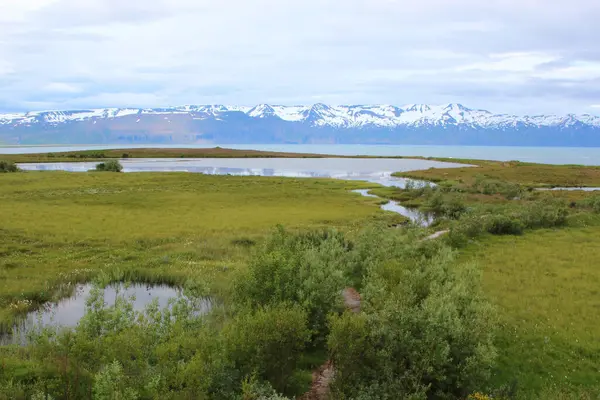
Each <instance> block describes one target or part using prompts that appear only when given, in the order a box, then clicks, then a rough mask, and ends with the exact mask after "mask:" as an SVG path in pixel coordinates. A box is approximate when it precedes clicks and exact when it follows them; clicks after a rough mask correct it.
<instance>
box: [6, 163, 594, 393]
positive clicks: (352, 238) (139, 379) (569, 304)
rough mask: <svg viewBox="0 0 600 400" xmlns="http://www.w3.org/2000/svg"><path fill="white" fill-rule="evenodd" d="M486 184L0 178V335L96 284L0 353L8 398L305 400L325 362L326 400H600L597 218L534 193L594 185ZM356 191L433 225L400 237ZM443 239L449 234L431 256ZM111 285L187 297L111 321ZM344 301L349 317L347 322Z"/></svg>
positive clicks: (536, 175)
mask: <svg viewBox="0 0 600 400" xmlns="http://www.w3.org/2000/svg"><path fill="white" fill-rule="evenodd" d="M469 162H470V163H477V162H474V161H469ZM478 165H479V166H480V167H479V168H470V169H469V168H464V169H461V168H459V169H457V170H428V171H415V172H412V173H410V174H408V175H410V176H414V177H419V178H427V179H429V180H431V181H435V182H436V185H435V186H433V185H429V186H420V185H409V186H408V187H407V188H406V189H395V188H381V187H373V185H369V184H366V183H360V182H344V181H334V180H326V179H289V178H261V177H232V176H203V175H196V174H183V173H147V174H146V173H145V174H103V173H96V172H90V173H81V174H73V173H62V172H31V173H22V174H5V175H3V176H0V198H1V201H2V205H3V206H2V207H0V220H1V221H2V222H3V223H2V226H1V227H0V235H2V241H0V280H1V281H2V282H1V285H2V290H1V291H0V321H1V322H2V323H3V324H2V329H3V331H4V332H7V333H8V332H10V330H11V327H12V325H13V323H15V322H17V321H18V320H19V318H20V317H22V316H23V315H24V313H26V312H28V311H31V310H34V309H35V308H37V307H39V306H40V305H42V304H44V303H45V302H47V301H52V300H56V299H58V298H61V297H64V296H68V295H69V294H70V290H71V288H72V287H73V284H75V283H77V282H95V285H96V287H97V288H96V289H95V290H93V291H92V294H91V296H90V297H89V298H88V300H87V303H86V309H87V313H86V315H85V317H84V318H82V319H81V321H80V322H79V324H78V325H77V326H76V327H75V328H73V329H61V328H58V327H51V326H50V327H46V328H45V329H41V330H39V331H32V332H31V333H30V335H29V338H28V344H27V345H25V346H23V345H21V344H13V345H6V346H0V360H1V361H0V399H4V398H6V399H244V400H246V399H257V400H258V399H267V400H268V399H273V400H275V399H285V398H296V397H299V396H301V395H302V394H303V393H305V392H306V391H307V390H308V389H309V387H310V384H311V379H312V377H311V372H312V371H313V370H315V369H317V368H318V367H319V366H320V365H322V364H323V363H325V361H327V360H330V362H331V363H332V365H333V366H334V367H335V374H334V375H333V379H332V380H331V382H330V383H329V390H330V395H331V397H332V398H334V399H364V400H367V399H398V398H407V399H428V400H429V399H467V398H468V399H478V400H480V399H488V398H495V399H595V398H598V396H599V395H600V373H599V371H598V365H600V347H599V345H598V341H597V336H598V333H599V331H598V329H599V328H598V325H597V318H598V307H599V306H600V299H599V295H598V291H597V290H598V289H597V288H598V283H599V281H600V271H599V270H598V268H597V265H599V264H600V252H598V250H597V248H598V246H597V238H598V237H599V236H598V235H599V234H600V212H599V207H598V204H600V200H598V199H599V197H598V195H597V194H594V193H584V192H577V191H575V192H568V193H567V192H548V191H545V192H543V191H537V190H534V189H533V188H534V187H541V186H551V185H569V184H571V185H584V184H585V185H599V184H600V177H597V176H596V169H594V168H588V169H586V168H585V167H576V168H577V171H578V172H577V174H579V175H578V176H579V178H573V177H572V176H571V175H570V174H564V169H569V168H571V167H551V166H539V167H536V166H531V168H530V166H529V165H521V164H520V163H504V164H502V163H493V162H489V164H487V162H485V163H484V162H480V164H478ZM525 167H527V168H525ZM521 168H525V169H523V170H521ZM535 168H542V169H543V171H542V172H540V171H537V170H536V169H535ZM513 169H516V170H518V171H520V172H515V171H513ZM463 170H464V171H468V172H464V175H461V174H460V173H458V172H457V171H463ZM473 171H476V172H473ZM549 172H550V173H552V172H554V175H552V174H550V175H548V173H549ZM544 176H546V178H544ZM563 176H569V180H568V181H567V180H564V181H562V180H561V179H562V178H561V177H563ZM543 179H545V180H543ZM599 186H600V185H599ZM358 188H371V189H372V190H371V191H372V193H374V194H377V195H379V196H381V197H385V198H389V199H395V200H398V201H400V202H402V203H403V204H405V205H409V206H413V207H419V208H421V209H423V210H426V211H429V212H432V213H434V214H435V215H436V221H435V223H434V224H433V226H431V227H429V228H422V227H418V226H415V225H411V224H409V223H405V222H406V221H404V220H403V219H402V218H401V217H399V216H397V215H393V214H390V213H387V212H384V211H381V210H380V209H379V207H378V205H379V202H380V201H381V200H380V199H374V198H365V197H361V196H359V195H358V194H355V193H351V192H350V191H351V190H352V189H358ZM435 231H448V233H447V234H445V235H441V236H440V237H439V238H437V239H435V240H424V238H425V237H427V236H428V235H430V234H431V233H433V232H435ZM114 281H133V282H148V283H167V284H171V285H176V286H179V287H182V288H183V289H184V290H185V293H186V294H187V298H182V299H179V300H173V302H172V304H171V307H169V308H166V309H161V308H160V307H158V304H157V303H154V304H152V305H151V306H149V307H148V308H147V309H146V310H144V311H135V310H134V309H133V307H132V302H131V299H127V298H123V297H121V298H119V299H118V300H117V301H116V303H115V305H114V306H110V307H109V306H106V305H105V304H104V301H103V297H102V290H101V288H102V287H103V286H104V285H106V284H108V283H110V282H114ZM348 287H353V288H355V289H357V290H358V291H359V292H360V294H361V306H360V311H359V312H357V313H354V312H351V311H349V310H346V309H345V307H344V304H343V298H342V296H341V292H342V291H343V289H344V288H348ZM207 296H209V297H210V298H212V299H213V301H212V303H213V307H212V309H211V311H210V312H209V313H207V314H202V315H200V314H199V313H198V312H196V310H197V307H196V304H195V303H196V302H197V301H201V300H202V299H203V298H205V297H207ZM190 299H191V300H190Z"/></svg>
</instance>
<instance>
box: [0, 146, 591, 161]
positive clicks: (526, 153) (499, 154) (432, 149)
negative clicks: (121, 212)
mask: <svg viewBox="0 0 600 400" xmlns="http://www.w3.org/2000/svg"><path fill="white" fill-rule="evenodd" d="M215 146H221V147H226V148H232V149H240V150H264V151H283V152H291V153H313V154H331V155H365V156H423V157H453V158H475V159H484V160H500V161H509V160H519V161H526V162H538V163H545V164H581V165H600V148H596V147H517V146H410V145H356V144H332V145H319V144H306V145H303V144H221V145H219V144H207V145H184V144H181V145H163V144H161V145H127V144H116V145H95V146H94V145H86V146H36V147H0V154H25V153H40V152H62V151H77V150H94V149H125V148H127V149H135V148H189V149H191V148H210V147H215Z"/></svg>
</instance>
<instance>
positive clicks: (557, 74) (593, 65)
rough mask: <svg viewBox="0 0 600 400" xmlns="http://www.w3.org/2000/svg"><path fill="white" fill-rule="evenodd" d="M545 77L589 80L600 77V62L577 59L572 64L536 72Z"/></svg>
mask: <svg viewBox="0 0 600 400" xmlns="http://www.w3.org/2000/svg"><path fill="white" fill-rule="evenodd" d="M536 76H537V77H539V78H543V79H557V80H574V81H587V80H592V79H599V78H600V62H581V61H575V62H573V63H572V64H571V65H569V66H566V67H562V68H556V69H553V70H551V71H543V72H540V73H537V74H536Z"/></svg>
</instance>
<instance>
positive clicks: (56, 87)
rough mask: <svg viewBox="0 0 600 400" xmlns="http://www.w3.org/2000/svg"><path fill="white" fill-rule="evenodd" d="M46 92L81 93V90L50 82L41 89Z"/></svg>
mask: <svg viewBox="0 0 600 400" xmlns="http://www.w3.org/2000/svg"><path fill="white" fill-rule="evenodd" d="M43 90H44V91H46V92H52V93H81V92H82V89H81V88H80V87H77V86H75V85H70V84H68V83H64V82H51V83H49V84H47V85H46V86H44V88H43Z"/></svg>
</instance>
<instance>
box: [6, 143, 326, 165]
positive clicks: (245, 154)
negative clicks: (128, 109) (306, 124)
mask: <svg viewBox="0 0 600 400" xmlns="http://www.w3.org/2000/svg"><path fill="white" fill-rule="evenodd" d="M321 157H325V155H320V154H308V153H290V152H278V151H259V150H237V149H227V148H222V147H213V148H204V149H186V148H181V149H160V148H155V149H154V148H138V149H111V150H103V149H97V150H81V151H66V152H57V153H50V152H42V153H35V154H2V155H0V159H2V160H7V161H13V162H19V163H26V162H59V161H90V160H103V159H109V158H321Z"/></svg>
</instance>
